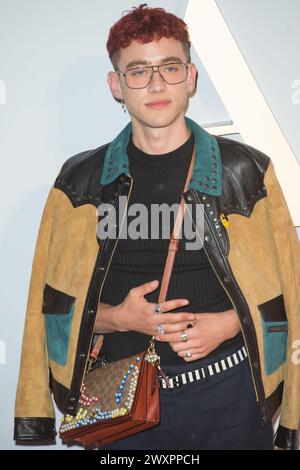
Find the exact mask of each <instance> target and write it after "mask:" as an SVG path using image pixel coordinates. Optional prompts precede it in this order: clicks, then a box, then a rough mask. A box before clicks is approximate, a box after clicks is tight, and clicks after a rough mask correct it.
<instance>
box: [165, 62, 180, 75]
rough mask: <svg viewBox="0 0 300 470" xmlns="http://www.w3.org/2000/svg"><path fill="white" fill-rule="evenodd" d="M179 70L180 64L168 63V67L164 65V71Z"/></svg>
mask: <svg viewBox="0 0 300 470" xmlns="http://www.w3.org/2000/svg"><path fill="white" fill-rule="evenodd" d="M178 70H179V65H175V64H172V65H167V66H166V67H164V71H165V72H168V73H170V72H171V73H172V72H178Z"/></svg>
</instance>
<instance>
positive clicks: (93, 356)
mask: <svg viewBox="0 0 300 470" xmlns="http://www.w3.org/2000/svg"><path fill="white" fill-rule="evenodd" d="M195 154H196V152H195V145H194V147H193V153H192V158H191V162H190V166H189V170H188V174H187V177H186V181H185V185H184V189H183V192H184V193H185V192H186V191H187V188H188V186H189V183H190V179H191V177H192V174H193V169H194V164H195V158H196V155H195ZM185 209H186V206H185V201H184V198H183V197H181V202H180V205H179V208H178V212H177V216H176V220H175V223H174V227H173V232H172V234H171V237H170V243H169V247H168V255H167V259H166V263H165V268H164V272H163V277H162V281H161V286H160V292H159V297H158V302H159V303H161V302H164V301H165V299H166V296H167V292H168V287H169V283H170V278H171V274H172V269H173V265H174V261H175V256H176V253H177V251H178V247H179V243H180V238H179V236H180V230H181V227H182V222H183V218H184V213H185ZM103 339H104V337H103V335H100V336H99V338H98V339H97V341H96V343H95V345H94V347H93V350H92V352H91V353H90V360H91V361H96V360H97V357H98V355H99V352H100V349H101V347H102V344H103ZM154 340H155V336H153V337H152V340H151V341H150V343H151V342H152V343H153V342H154Z"/></svg>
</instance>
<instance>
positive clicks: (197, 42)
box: [184, 0, 300, 226]
mask: <svg viewBox="0 0 300 470" xmlns="http://www.w3.org/2000/svg"><path fill="white" fill-rule="evenodd" d="M184 20H185V22H186V23H187V24H188V26H189V31H190V36H191V41H192V43H193V46H194V48H195V50H196V51H197V53H198V55H199V57H200V58H201V61H202V63H203V65H204V67H205V68H206V71H207V73H208V75H209V77H210V79H211V81H212V82H213V84H214V86H215V88H216V90H217V92H218V93H219V96H220V97H221V99H222V101H223V104H224V106H225V108H226V109H227V111H228V113H229V115H230V116H231V119H232V121H233V125H231V126H228V129H226V126H222V127H220V128H218V127H216V128H214V129H209V132H211V133H212V134H219V135H221V134H222V135H224V134H229V133H232V132H238V133H239V134H240V135H241V137H242V138H243V140H244V142H245V143H247V144H249V145H252V146H253V147H256V148H257V149H259V150H261V151H262V152H264V153H266V154H267V155H269V156H270V157H271V159H272V161H273V163H274V166H275V170H276V175H277V178H278V180H279V182H280V185H281V187H282V189H283V192H284V195H285V198H286V201H287V203H288V206H289V210H290V213H291V216H292V219H293V222H294V225H295V226H297V225H300V204H299V200H298V203H297V199H298V198H297V197H296V195H295V191H298V188H299V182H300V165H299V163H298V162H297V159H296V157H295V155H294V154H293V151H292V149H291V147H290V145H289V143H288V141H287V140H286V138H285V136H284V135H283V132H282V130H281V129H280V127H279V124H278V122H277V121H276V119H275V117H274V115H273V113H272V110H271V109H270V107H269V105H268V103H267V101H266V100H265V98H264V96H263V94H262V92H261V90H260V89H259V86H258V84H257V82H256V80H255V77H254V76H253V74H252V72H251V70H250V68H249V66H248V65H247V63H246V61H245V59H244V57H243V55H242V53H241V51H240V49H239V47H238V45H237V43H236V41H235V39H234V37H233V35H232V34H231V31H230V30H229V28H228V25H227V24H226V22H225V20H224V18H223V15H222V13H221V11H220V10H219V8H218V6H217V4H216V2H215V0H189V1H188V5H187V10H186V14H185V18H184ZM226 131H228V132H226Z"/></svg>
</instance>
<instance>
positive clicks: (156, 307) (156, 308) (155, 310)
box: [153, 304, 161, 315]
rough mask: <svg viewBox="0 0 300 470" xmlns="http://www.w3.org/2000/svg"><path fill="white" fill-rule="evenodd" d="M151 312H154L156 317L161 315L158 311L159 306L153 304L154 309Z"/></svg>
mask: <svg viewBox="0 0 300 470" xmlns="http://www.w3.org/2000/svg"><path fill="white" fill-rule="evenodd" d="M153 312H154V313H155V314H156V315H159V314H160V313H161V311H160V304H155V306H154V309H153Z"/></svg>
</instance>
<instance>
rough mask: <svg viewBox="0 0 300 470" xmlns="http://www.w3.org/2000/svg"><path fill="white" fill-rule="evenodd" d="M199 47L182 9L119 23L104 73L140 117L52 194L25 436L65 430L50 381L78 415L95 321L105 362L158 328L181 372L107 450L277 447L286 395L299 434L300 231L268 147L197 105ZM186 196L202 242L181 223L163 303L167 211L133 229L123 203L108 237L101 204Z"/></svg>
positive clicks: (166, 365) (38, 254)
mask: <svg viewBox="0 0 300 470" xmlns="http://www.w3.org/2000/svg"><path fill="white" fill-rule="evenodd" d="M189 47H190V42H189V36H188V32H187V27H186V25H185V23H184V22H183V21H182V20H181V19H179V18H177V17H176V16H174V15H172V14H170V13H167V12H165V11H164V10H163V9H159V8H148V7H147V5H146V4H143V5H140V6H139V7H138V8H134V9H133V10H132V11H130V12H129V13H128V14H127V15H125V16H123V17H122V18H121V19H120V20H119V21H118V22H117V23H116V24H115V25H114V26H113V27H112V28H111V30H110V35H109V39H108V42H107V49H108V52H109V56H110V59H111V61H112V64H113V66H114V71H113V72H109V74H108V85H109V87H110V90H111V92H112V95H113V97H114V98H115V99H117V100H119V101H120V102H122V106H123V109H126V108H127V111H128V113H129V115H130V119H131V122H130V123H129V124H128V125H127V126H126V127H125V128H124V129H123V131H122V132H121V133H120V134H119V135H118V136H117V137H116V138H115V139H114V141H113V142H111V143H110V144H106V145H103V146H101V147H99V148H97V149H96V150H92V151H87V152H82V153H81V154H79V155H76V156H74V157H72V158H70V159H69V160H67V161H66V162H65V163H64V165H63V167H62V169H61V171H60V173H59V175H58V177H57V179H56V180H55V183H54V185H53V187H52V188H51V191H50V194H49V196H48V200H47V203H46V206H45V210H44V213H43V217H42V221H41V227H40V231H39V236H38V240H37V246H36V251H35V256H34V262H33V270H32V276H31V283H30V291H29V298H28V305H27V316H26V326H25V332H24V340H23V350H22V362H21V370H20V378H19V384H18V390H17V399H16V418H15V439H16V441H17V442H19V441H22V442H23V443H27V442H32V441H34V440H37V441H38V440H40V441H45V440H50V441H51V440H53V439H54V437H55V421H54V412H53V404H52V401H51V391H52V393H53V395H54V399H55V401H56V404H57V406H58V407H59V409H60V410H61V411H62V412H64V413H69V414H71V415H75V414H76V412H77V411H78V400H79V394H80V387H81V383H82V380H83V376H84V372H85V369H86V364H87V358H88V354H89V351H90V347H91V344H92V340H93V333H96V334H102V335H103V340H104V341H103V347H102V351H101V352H102V354H103V355H104V357H105V358H106V360H107V361H108V362H113V361H114V360H117V359H120V358H123V357H129V356H131V355H133V354H135V353H138V352H141V351H143V350H145V349H146V347H147V344H148V342H149V339H150V338H151V336H152V335H155V336H156V349H157V352H158V353H159V355H160V356H161V365H162V368H163V370H164V372H165V373H166V374H167V375H168V377H169V378H170V379H171V381H172V384H173V388H171V389H168V388H165V382H164V380H163V379H160V400H161V421H160V424H159V425H158V426H156V427H155V428H152V429H150V430H148V431H144V432H141V433H137V434H135V435H133V436H130V437H128V438H125V439H121V440H119V441H116V442H115V443H113V444H111V445H108V446H105V447H103V449H170V448H171V449H272V448H273V432H272V417H273V416H274V414H275V412H276V411H277V410H278V409H279V407H280V405H281V404H282V408H281V421H280V425H279V428H278V431H277V434H276V440H275V444H276V446H277V447H279V448H284V449H292V448H296V447H297V430H298V425H299V407H300V400H299V377H300V375H299V365H297V360H296V354H295V347H296V346H295V345H296V341H297V340H298V339H299V337H300V336H299V335H300V320H299V308H300V303H299V279H300V265H299V264H300V256H299V242H298V240H297V236H296V232H295V230H294V227H293V224H292V221H291V218H290V214H289V211H288V208H287V206H286V202H285V200H284V196H283V194H282V191H281V188H280V185H279V184H278V181H277V179H276V175H275V172H274V167H273V164H272V161H271V159H270V158H269V157H268V156H266V155H264V154H262V153H261V152H259V151H258V150H256V149H253V148H252V147H250V146H248V145H245V144H241V143H238V142H234V141H232V140H229V139H225V138H220V137H218V138H216V137H214V136H212V135H210V134H208V133H207V132H205V131H204V129H202V128H201V127H200V126H199V125H198V124H196V123H195V122H194V121H193V120H191V119H188V118H186V117H185V112H186V109H187V104H188V99H189V97H190V96H192V94H193V93H194V91H195V85H196V74H197V70H196V67H195V65H194V64H193V63H191V61H190V51H189ZM194 146H195V151H196V159H195V164H194V169H193V174H192V178H191V181H190V184H189V186H188V190H187V191H185V192H183V188H184V183H185V179H186V175H187V171H188V168H189V164H190V162H191V157H192V150H193V148H194ZM182 196H183V197H184V200H185V203H186V204H187V206H188V205H189V206H190V207H191V211H190V215H191V219H192V221H193V223H194V226H195V227H196V228H197V233H196V235H198V238H200V239H201V241H202V242H203V246H201V247H200V248H199V247H198V248H197V249H194V250H188V249H186V244H184V242H186V241H187V238H186V236H185V234H183V238H182V240H181V241H180V247H179V251H178V253H177V255H176V259H175V264H174V268H173V273H172V277H171V280H170V285H169V290H168V296H167V300H166V301H165V302H161V303H160V304H158V303H157V299H158V291H159V289H158V288H159V286H160V281H161V278H162V270H163V266H164V263H165V258H166V253H167V249H168V239H167V238H163V236H162V228H163V227H162V226H161V224H160V226H159V227H158V229H159V236H158V237H156V238H154V239H152V238H149V237H136V236H135V237H131V238H130V237H123V236H121V235H120V234H121V233H122V232H121V230H122V229H123V227H124V225H122V226H121V223H120V221H119V218H118V217H116V218H115V220H114V224H113V225H112V226H111V227H110V229H112V228H114V227H115V228H116V229H117V230H116V233H117V234H118V235H117V236H113V230H112V232H111V233H110V235H109V236H108V237H107V238H106V239H105V240H104V239H102V237H101V235H100V233H99V232H100V230H99V225H97V223H98V222H99V219H100V220H102V219H101V217H100V216H99V217H97V215H99V213H101V208H103V207H104V205H105V204H110V205H111V207H112V208H113V209H114V210H115V212H116V213H117V214H118V213H119V211H121V198H122V197H125V199H126V204H127V206H126V211H128V214H127V215H128V219H130V216H132V215H133V211H131V208H133V205H134V204H142V205H143V206H144V207H146V208H147V210H148V213H150V212H151V209H152V206H153V205H155V204H167V205H168V206H171V205H172V204H174V203H177V204H178V203H180V200H181V197H182ZM197 205H201V207H203V209H204V224H203V225H202V226H201V223H199V221H198V220H197V217H196V213H197V211H195V209H196V208H197ZM95 207H96V208H98V212H97V213H96V214H95ZM123 220H124V219H123ZM130 220H131V219H130ZM144 222H145V220H143V223H142V224H141V225H144ZM163 222H165V221H164V220H163ZM127 225H128V224H127ZM151 225H152V226H153V223H152V220H151V218H150V224H149V226H150V227H151ZM142 228H144V227H142ZM152 228H153V227H152ZM136 232H137V230H136ZM202 232H203V233H202ZM196 238H197V236H195V239H196ZM33 332H34V335H35V341H34V342H33V341H32V334H33ZM45 337H46V344H45V341H44V339H45ZM49 379H50V387H49ZM174 384H175V385H176V386H174Z"/></svg>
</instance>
